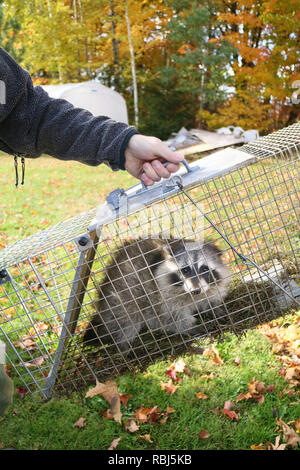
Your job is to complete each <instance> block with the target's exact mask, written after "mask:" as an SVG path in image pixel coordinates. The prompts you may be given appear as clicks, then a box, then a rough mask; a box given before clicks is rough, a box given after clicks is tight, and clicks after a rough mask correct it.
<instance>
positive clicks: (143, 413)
mask: <svg viewBox="0 0 300 470" xmlns="http://www.w3.org/2000/svg"><path fill="white" fill-rule="evenodd" d="M157 410H158V406H153V407H152V408H144V407H142V408H139V409H137V410H135V413H134V417H135V418H136V419H137V420H138V422H139V423H148V422H152V423H155V422H156V421H157V419H158V418H160V417H161V416H162V413H159V412H158V411H157Z"/></svg>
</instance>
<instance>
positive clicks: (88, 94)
mask: <svg viewBox="0 0 300 470" xmlns="http://www.w3.org/2000/svg"><path fill="white" fill-rule="evenodd" d="M43 88H44V90H45V91H46V92H47V93H48V94H49V96H51V98H62V99H65V100H67V101H69V102H70V103H72V104H73V105H74V106H76V107H78V108H83V109H86V110H87V111H90V112H91V113H92V114H93V115H94V116H108V117H110V118H112V119H114V120H115V121H119V122H125V123H126V124H128V114H127V106H126V101H125V100H124V98H123V96H122V95H120V93H117V92H116V91H114V90H112V89H111V88H108V87H106V86H104V85H102V83H99V82H98V81H96V80H90V81H88V82H83V83H64V84H61V85H44V86H43Z"/></svg>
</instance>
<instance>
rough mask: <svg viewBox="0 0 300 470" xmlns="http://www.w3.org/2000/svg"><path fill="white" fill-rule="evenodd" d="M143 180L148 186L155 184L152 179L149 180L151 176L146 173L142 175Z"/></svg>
mask: <svg viewBox="0 0 300 470" xmlns="http://www.w3.org/2000/svg"><path fill="white" fill-rule="evenodd" d="M141 180H142V182H143V183H144V184H145V185H146V186H152V184H154V181H153V180H152V179H151V178H149V176H147V175H146V173H143V174H142V175H141Z"/></svg>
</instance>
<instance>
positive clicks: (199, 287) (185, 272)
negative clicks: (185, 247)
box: [169, 251, 220, 295]
mask: <svg viewBox="0 0 300 470" xmlns="http://www.w3.org/2000/svg"><path fill="white" fill-rule="evenodd" d="M171 264H173V266H171ZM209 264H210V263H209V261H208V260H205V259H203V258H202V257H200V259H199V253H198V252H197V251H190V252H188V253H187V254H186V255H182V256H177V257H176V262H175V263H173V262H171V263H169V267H170V268H171V269H172V272H170V274H169V282H170V284H172V285H174V286H178V287H182V288H183V289H184V290H185V292H189V293H190V294H193V295H198V294H204V293H205V292H207V291H208V290H209V289H211V288H212V287H215V284H216V282H218V281H219V280H220V274H219V273H218V271H217V269H215V268H214V267H213V266H210V265H209ZM175 266H176V270H175Z"/></svg>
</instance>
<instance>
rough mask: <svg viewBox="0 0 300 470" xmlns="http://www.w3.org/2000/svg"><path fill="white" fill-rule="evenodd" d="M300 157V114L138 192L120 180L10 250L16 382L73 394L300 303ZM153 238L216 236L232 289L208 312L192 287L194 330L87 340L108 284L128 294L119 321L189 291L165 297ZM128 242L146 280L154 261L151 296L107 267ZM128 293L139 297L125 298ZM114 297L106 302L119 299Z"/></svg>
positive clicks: (4, 263) (7, 310)
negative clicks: (151, 249) (99, 198)
mask: <svg viewBox="0 0 300 470" xmlns="http://www.w3.org/2000/svg"><path fill="white" fill-rule="evenodd" d="M299 164H300V123H297V124H294V125H292V126H289V127H288V128H286V129H283V130H281V131H278V132H275V133H273V134H270V135H269V136H266V137H262V138H259V139H257V140H256V141H254V142H252V143H250V144H247V145H244V146H242V147H240V148H239V149H226V150H222V151H219V152H216V153H214V154H211V155H210V156H208V157H204V158H202V159H200V160H198V161H195V162H193V163H191V165H189V166H186V167H181V168H180V170H179V171H178V172H177V173H176V175H174V176H173V177H171V178H170V179H169V180H165V181H162V182H161V183H157V184H155V185H154V186H153V187H150V188H148V189H145V188H144V187H143V186H142V185H141V184H138V185H135V186H134V187H132V188H129V189H128V190H127V191H125V190H121V189H118V190H115V191H113V192H112V193H111V194H110V195H109V196H108V198H107V201H106V203H105V204H104V205H102V206H100V207H99V208H97V209H94V210H92V211H89V212H87V213H84V214H81V215H79V216H77V217H74V218H73V219H71V220H68V221H64V222H61V223H59V224H57V225H56V226H54V227H50V228H48V229H46V230H43V231H41V232H39V233H37V234H35V235H33V236H31V237H28V238H27V239H25V240H22V241H19V242H16V243H14V244H13V245H11V246H8V247H7V248H5V249H4V250H2V251H1V252H0V309H1V310H0V311H1V320H0V321H1V324H0V333H1V336H0V339H2V340H4V341H5V342H6V345H7V356H8V360H7V363H8V365H9V367H10V370H11V375H13V376H14V379H15V381H17V382H18V383H20V385H22V386H25V387H26V389H27V390H28V391H29V392H31V393H36V392H40V393H41V394H42V395H43V396H44V397H45V398H49V397H50V396H51V394H52V392H53V390H54V387H55V388H56V390H58V391H62V392H68V391H70V390H74V389H76V390H79V389H81V388H82V387H86V386H87V385H88V384H90V383H91V382H94V380H95V378H98V380H103V378H108V377H111V376H115V375H117V374H120V373H123V372H125V371H128V370H134V369H135V368H136V367H139V368H145V367H146V366H147V365H148V364H149V363H153V362H154V361H156V360H158V359H163V358H167V357H169V355H170V353H172V354H175V353H179V352H184V351H187V350H190V349H191V348H193V347H194V346H196V347H199V345H201V344H203V343H205V342H207V341H211V340H212V338H214V337H216V336H220V335H221V336H222V335H223V334H224V333H225V332H229V333H238V334H239V333H241V332H242V331H244V330H246V329H248V328H252V327H255V326H257V325H259V324H261V323H262V322H265V321H269V320H272V319H274V318H276V317H278V316H281V315H283V314H284V313H285V312H287V311H290V309H292V308H294V307H296V306H297V305H298V304H299V300H300V288H299V285H298V284H299V281H300V274H299V273H300V269H299V264H300V260H299V254H300V233H299V232H300V231H299V215H300V200H299V194H300V183H299ZM180 188H181V190H180ZM198 208H200V209H201V210H200V211H199V210H198ZM201 213H204V215H206V217H203V216H202V214H201ZM211 223H212V224H213V226H212V225H211ZM216 228H217V230H216ZM149 237H152V238H153V239H156V240H158V239H164V240H167V243H168V244H169V245H170V250H171V252H172V243H173V240H178V239H183V240H187V239H198V240H203V239H207V238H208V239H210V240H211V241H212V242H213V243H214V244H215V245H216V246H218V248H219V249H220V250H221V251H222V259H223V263H224V264H225V265H226V266H227V267H228V268H229V271H228V272H230V276H229V275H228V277H229V279H228V283H229V281H230V287H229V289H228V292H226V293H227V295H226V297H224V298H223V297H220V298H221V300H220V302H219V305H214V304H213V303H212V301H211V298H210V290H208V291H207V292H208V294H207V299H206V301H207V302H206V304H205V305H206V307H205V306H204V304H203V303H201V309H200V310H199V306H198V305H196V304H195V300H194V297H193V295H190V297H189V298H190V300H189V301H186V297H184V299H185V302H186V304H187V305H186V304H184V307H186V306H187V307H190V306H191V309H193V308H194V307H195V312H194V314H195V316H197V324H198V325H200V326H199V329H198V331H197V332H195V333H194V334H191V335H189V336H187V335H185V334H183V332H182V331H181V332H179V333H175V332H174V331H173V332H172V331H167V330H165V329H162V328H158V327H157V328H154V329H153V328H152V329H151V328H146V329H145V331H143V330H141V331H138V333H137V334H136V337H135V339H134V342H133V343H132V344H131V345H130V351H129V354H124V352H122V351H121V350H120V349H119V348H118V344H114V345H107V344H104V343H103V345H101V344H100V343H99V345H98V346H96V347H93V346H91V345H90V344H89V343H88V342H87V343H83V336H84V333H85V332H86V330H87V328H88V327H89V322H90V320H91V318H92V317H93V315H94V314H95V311H97V309H98V304H97V302H98V300H97V299H98V298H102V299H103V297H105V293H106V292H108V290H107V289H108V287H111V289H110V296H108V297H110V298H111V299H115V298H119V299H120V298H121V299H123V300H121V302H120V305H119V308H118V309H115V310H116V311H117V312H119V313H116V316H117V318H116V319H115V320H116V321H119V322H120V323H121V322H122V321H123V320H124V319H122V318H121V316H120V311H128V312H130V311H131V312H132V311H133V310H132V309H133V307H132V305H133V303H134V304H135V307H134V308H135V311H134V315H136V314H138V315H139V318H143V319H144V320H145V323H147V318H149V311H150V310H151V312H152V315H158V313H157V312H158V306H159V304H161V303H165V315H169V317H168V318H170V319H171V318H172V308H171V307H172V306H173V305H174V304H176V302H178V305H179V303H180V299H177V298H176V296H175V297H174V298H172V299H170V298H169V297H167V295H165V298H164V294H162V292H161V288H160V286H161V285H162V284H161V279H160V278H155V279H153V272H154V268H153V266H152V265H150V263H149V261H148V260H149V257H148V254H149V253H144V252H143V251H139V250H140V246H141V245H139V244H138V243H137V242H136V240H137V239H142V240H144V239H148V238H149ZM224 237H225V239H224ZM226 240H227V241H230V244H231V245H232V247H234V248H235V249H234V250H233V249H231V247H230V246H229V245H228V243H227V242H226ZM130 247H131V248H130ZM120 250H121V252H122V250H123V252H126V250H127V251H128V252H130V250H131V252H130V253H131V254H130V256H128V258H127V259H125V260H122V262H123V263H124V266H125V267H126V266H127V264H126V263H129V264H130V266H131V268H132V269H133V268H134V266H136V264H135V263H137V262H140V261H139V260H140V259H141V258H142V259H143V261H144V265H143V268H142V267H141V268H139V269H140V270H137V272H136V274H137V276H138V277H140V278H141V279H145V277H143V276H144V273H145V272H146V271H145V268H150V269H149V273H150V274H149V275H150V276H152V280H153V281H155V282H156V287H157V289H156V290H155V289H153V290H152V291H151V295H149V292H147V288H146V287H145V286H144V291H143V293H142V294H141V290H137V286H136V285H134V284H130V283H129V279H130V276H129V277H128V278H127V279H126V276H125V275H124V270H123V269H122V268H120V274H119V277H116V278H114V279H110V278H109V273H111V272H113V271H112V270H111V271H109V269H108V267H109V266H112V265H113V263H114V260H117V261H118V263H119V261H120ZM134 250H136V256H135V253H134V254H132V252H134ZM123 252H122V253H123ZM239 253H240V254H242V256H243V257H247V258H250V259H251V260H253V262H254V263H255V264H254V266H253V265H252V264H251V263H250V265H247V264H245V263H243V262H242V260H241V259H240V257H239V256H238V254H239ZM171 258H172V257H171ZM171 260H172V259H171ZM176 262H177V261H176ZM120 264H121V263H120ZM207 264H209V262H208V261H207ZM173 265H174V263H173ZM255 265H256V266H257V267H258V268H259V269H257V268H256V267H255ZM264 273H265V274H264ZM173 275H174V273H173ZM150 281H151V280H150V279H149V282H150ZM272 281H274V282H272ZM201 282H202V281H201ZM124 283H126V286H127V287H126V289H124V285H125V284H124ZM216 285H217V288H218V282H217V283H216ZM139 287H140V286H139ZM124 290H126V292H124ZM127 291H128V292H127ZM180 292H181V291H180ZM128 293H129V294H131V297H130V301H126V302H125V300H124V299H125V297H124V296H125V294H126V295H127V294H128ZM180 295H183V294H182V293H180V294H178V297H180ZM108 297H107V298H105V299H104V300H105V302H107V303H108V304H109V303H110V302H111V300H110V299H109V298H108ZM158 299H159V300H158ZM188 304H189V305H188ZM194 304H195V305H194ZM101 305H103V301H102V304H101ZM153 312H154V313H153ZM196 314H197V315H196ZM103 315H105V312H103ZM133 317H134V316H132V318H133ZM105 318H106V317H105ZM132 318H129V319H128V320H126V321H127V323H128V325H127V326H126V328H129V327H130V328H136V325H135V324H134V322H133V321H132ZM134 318H136V317H134ZM158 320H159V318H158ZM130 321H131V323H130ZM123 324H124V321H123ZM109 328H110V327H109V322H107V324H106V330H109ZM99 339H100V340H101V338H99ZM111 346H114V348H112V347H111Z"/></svg>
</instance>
